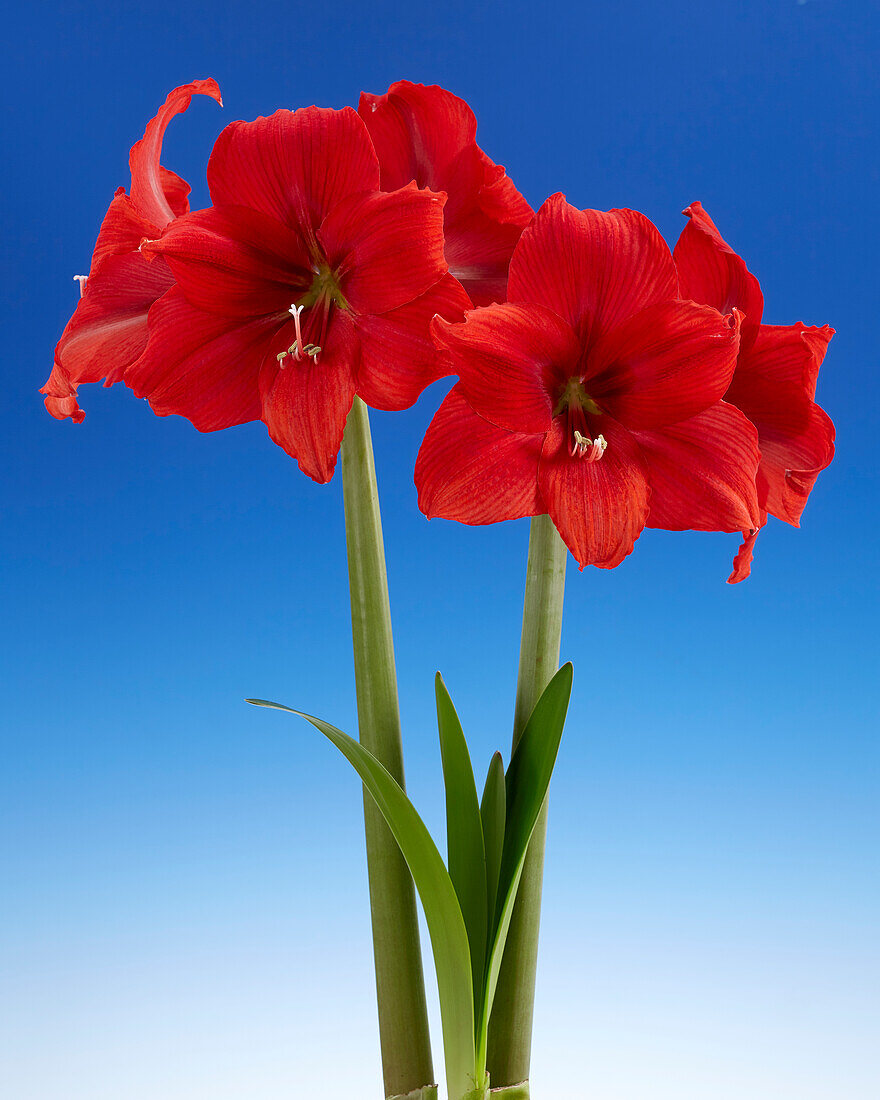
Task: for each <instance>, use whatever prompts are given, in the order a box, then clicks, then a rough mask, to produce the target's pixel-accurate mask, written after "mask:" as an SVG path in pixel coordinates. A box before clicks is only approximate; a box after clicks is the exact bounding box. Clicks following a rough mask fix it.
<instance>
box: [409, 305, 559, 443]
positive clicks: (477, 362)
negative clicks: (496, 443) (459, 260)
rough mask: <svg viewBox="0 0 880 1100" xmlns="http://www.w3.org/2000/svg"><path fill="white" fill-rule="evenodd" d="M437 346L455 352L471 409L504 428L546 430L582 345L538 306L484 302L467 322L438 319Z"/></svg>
mask: <svg viewBox="0 0 880 1100" xmlns="http://www.w3.org/2000/svg"><path fill="white" fill-rule="evenodd" d="M431 331H432V332H433V334H434V339H435V341H436V343H437V346H438V347H441V348H443V349H445V350H446V351H448V352H449V353H450V355H451V356H452V364H453V368H454V370H455V373H457V374H458V375H459V377H460V378H461V383H460V385H461V389H462V392H463V393H464V395H465V397H466V398H467V400H468V402H469V404H470V406H471V408H473V409H474V411H475V412H477V413H478V414H479V415H480V416H482V417H484V418H485V419H486V420H488V421H490V423H492V424H495V425H496V426H497V427H499V428H504V429H505V430H506V431H512V432H527V433H535V432H546V431H547V430H548V429H549V427H550V421H551V419H552V417H553V413H554V404H555V402H556V401H557V400H558V396H559V394H560V393H561V390H562V387H563V386H564V381H565V379H566V378H567V377H569V376H570V375H571V374H572V372H573V370H574V367H575V364H576V363H577V359H578V354H579V351H580V348H579V346H578V343H577V340H576V338H575V334H574V333H573V332H572V330H571V328H570V326H569V325H567V324H566V322H565V321H563V320H562V318H561V317H558V316H557V315H556V314H555V313H552V312H551V311H550V310H549V309H544V308H543V307H541V306H535V305H511V304H510V303H505V304H504V305H492V306H484V307H483V308H482V309H475V310H472V311H471V312H469V313H468V314H467V316H466V319H465V322H464V324H460V325H450V324H448V323H446V322H445V321H442V320H441V319H439V318H438V319H437V320H435V321H434V322H433V324H432V326H431Z"/></svg>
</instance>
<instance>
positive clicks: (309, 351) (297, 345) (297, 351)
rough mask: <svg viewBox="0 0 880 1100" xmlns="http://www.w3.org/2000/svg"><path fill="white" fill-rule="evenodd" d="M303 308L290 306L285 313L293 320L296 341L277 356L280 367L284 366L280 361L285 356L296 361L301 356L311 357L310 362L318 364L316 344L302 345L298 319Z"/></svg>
mask: <svg viewBox="0 0 880 1100" xmlns="http://www.w3.org/2000/svg"><path fill="white" fill-rule="evenodd" d="M304 308H305V307H304V306H294V305H292V306H291V307H290V309H289V310H288V311H287V312H288V313H289V314H290V316H291V317H292V318H293V323H294V325H295V327H296V340H294V342H293V343H292V344H291V345H290V347H289V348H288V349H287V351H286V352H281V353H280V355H278V356H277V359H278V363H279V365H280V366H281V367H283V366H284V363H283V362H282V359H283V358H284V356H285V355H288V354H289V355H292V356H293V357H294V359H297V360H299V359H302V357H303V355H308V356H311V358H312V361H313V362H314V363H317V362H318V353H319V352H320V350H321V349H320V348H319V347H318V346H317V345H316V344H304V343H303V338H302V326H301V322H300V317H301V315H302V311H303V309H304Z"/></svg>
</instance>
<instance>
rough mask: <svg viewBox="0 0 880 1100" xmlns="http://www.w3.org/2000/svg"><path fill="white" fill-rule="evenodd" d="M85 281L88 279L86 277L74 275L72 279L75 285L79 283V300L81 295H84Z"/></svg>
mask: <svg viewBox="0 0 880 1100" xmlns="http://www.w3.org/2000/svg"><path fill="white" fill-rule="evenodd" d="M86 279H88V275H74V277H73V281H74V282H75V283H79V296H80V298H82V296H83V294H85V290H86Z"/></svg>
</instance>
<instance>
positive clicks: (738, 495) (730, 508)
mask: <svg viewBox="0 0 880 1100" xmlns="http://www.w3.org/2000/svg"><path fill="white" fill-rule="evenodd" d="M633 435H634V436H635V438H636V440H637V442H638V444H639V447H640V448H641V450H642V454H643V455H644V456H645V460H646V461H647V464H648V480H649V482H650V484H651V509H650V512H649V514H648V524H647V525H648V527H659V528H662V529H663V530H665V531H741V530H743V529H745V528H751V527H756V526H757V525H758V522H759V517H760V509H759V507H758V495H757V489H756V487H755V474H756V472H757V469H758V462H759V461H760V457H761V455H760V452H759V450H758V433H757V432H756V431H755V428H754V426H753V425H752V423H751V421H750V420H748V418H747V417H745V416H744V415H743V414H742V413H741V412H740V411H739V409H736V408H734V407H733V405H726V404H725V403H724V402H723V401H722V402H719V403H718V404H717V405H713V407H712V408H711V409H706V410H705V412H701V413H699V414H698V415H697V416H692V417H691V418H690V419H689V420H683V421H682V422H681V423H680V424H674V425H672V426H671V427H669V428H662V429H659V430H653V431H634V432H633Z"/></svg>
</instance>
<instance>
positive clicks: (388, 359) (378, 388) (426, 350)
mask: <svg viewBox="0 0 880 1100" xmlns="http://www.w3.org/2000/svg"><path fill="white" fill-rule="evenodd" d="M470 304H471V303H470V300H469V298H468V296H467V294H465V292H464V290H463V289H462V287H461V284H460V283H459V282H458V281H457V280H456V279H453V277H452V276H451V275H445V276H444V277H443V278H442V279H441V280H440V282H439V283H437V285H436V286H433V287H431V289H430V290H429V291H428V292H427V294H423V295H422V296H421V297H420V298H416V300H415V301H414V302H408V303H407V304H406V305H405V306H401V307H400V308H399V309H394V310H391V311H390V312H389V313H383V314H381V315H375V314H368V315H358V314H355V315H354V323H355V326H356V328H357V330H358V333H359V335H360V338H361V363H360V367H359V369H358V373H357V392H358V396H359V397H362V398H363V399H364V401H366V403H367V404H368V405H371V406H372V407H373V408H374V409H386V410H389V411H397V410H399V409H408V408H409V407H410V405H412V404H414V402H415V401H416V400H417V399H418V397H419V394H420V393H421V392H422V390H423V389H425V387H426V386H429V385H430V384H431V383H432V382H436V381H437V379H438V378H442V377H443V376H444V375H447V374H452V373H454V371H453V367H452V363H451V360H450V359H449V356H448V355H446V354H444V353H443V352H441V351H439V350H438V349H437V348H436V347H435V346H434V342H433V340H432V339H431V335H430V324H431V318H432V317H433V316H434V315H435V314H439V315H440V316H441V317H444V318H445V319H446V320H448V321H461V320H464V311H465V310H466V309H469V308H470Z"/></svg>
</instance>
